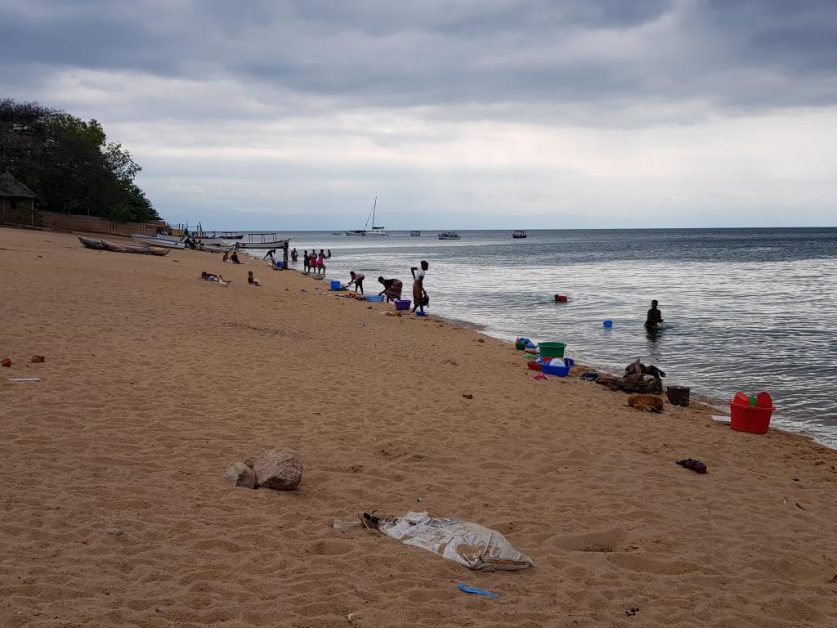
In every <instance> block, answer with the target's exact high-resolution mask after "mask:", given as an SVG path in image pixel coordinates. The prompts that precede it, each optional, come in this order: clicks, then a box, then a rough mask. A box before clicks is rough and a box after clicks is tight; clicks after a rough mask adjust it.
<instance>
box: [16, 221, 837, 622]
mask: <svg viewBox="0 0 837 628" xmlns="http://www.w3.org/2000/svg"><path fill="white" fill-rule="evenodd" d="M245 259H246V258H245ZM248 261H249V260H248ZM0 265H2V268H3V270H4V278H5V279H6V281H4V282H3V284H2V285H0V302H2V303H3V304H4V305H3V307H4V314H5V317H4V320H5V321H6V324H5V325H4V327H3V328H2V330H0V352H2V354H3V355H2V356H0V357H5V356H6V355H8V356H10V357H11V358H12V359H13V361H14V363H13V365H12V367H11V368H9V369H2V371H3V372H2V373H0V375H3V376H4V377H3V378H2V379H0V455H3V457H4V460H5V462H6V464H5V465H4V468H3V478H2V480H3V482H4V486H5V489H4V492H3V506H4V510H5V512H6V514H7V516H6V517H5V518H4V521H2V522H0V531H2V533H3V534H4V538H5V539H6V540H7V551H5V552H4V553H3V556H2V557H0V590H2V592H3V593H4V599H5V600H6V601H7V604H6V605H5V606H4V608H3V609H2V610H0V617H2V618H3V619H4V620H5V623H11V624H15V625H19V624H27V623H51V622H58V621H63V622H67V623H73V624H82V623H93V624H108V625H115V624H121V623H138V624H143V625H145V624H151V625H163V624H169V623H220V622H233V623H238V624H254V625H276V624H277V623H282V624H288V625H298V626H322V625H328V626H331V625H333V626H340V625H343V626H345V625H346V623H347V617H348V616H349V615H352V622H351V623H352V624H353V625H368V626H373V625H436V626H439V625H452V624H467V623H474V624H477V625H512V624H514V625H519V624H528V625H544V624H553V625H555V624H557V625H565V624H566V625H573V624H578V625H588V626H592V625H602V624H607V625H621V624H622V623H626V622H630V621H632V620H631V619H627V620H626V611H627V610H628V609H633V608H638V609H640V610H639V617H640V618H641V622H642V623H643V625H660V626H662V625H671V624H674V623H678V624H682V625H695V626H697V625H759V626H772V625H775V626H778V625H823V626H825V625H832V624H834V623H837V601H836V600H835V597H834V586H835V585H834V582H835V579H837V565H835V563H834V559H833V557H834V556H837V503H835V501H834V499H833V494H834V484H835V482H837V452H835V451H833V450H831V449H828V448H826V447H824V446H821V445H818V444H816V443H814V442H812V441H811V440H810V439H809V438H807V437H805V436H801V435H797V434H791V433H787V432H783V431H781V430H771V431H770V432H769V433H768V434H765V435H753V434H745V433H740V432H733V431H732V430H730V428H729V427H728V426H721V425H718V424H716V423H714V422H713V421H712V420H711V419H710V418H709V416H710V414H713V413H714V412H712V411H711V410H709V409H708V408H703V407H696V406H692V407H689V408H682V409H676V410H674V411H672V412H671V413H670V414H649V413H644V412H638V411H635V410H633V409H631V408H628V407H627V406H626V402H625V399H626V395H624V394H623V393H617V392H611V391H608V390H606V389H604V387H602V386H596V385H590V384H588V383H586V382H583V381H580V380H578V378H574V377H569V378H551V379H550V381H548V382H541V381H537V380H534V379H532V377H531V375H530V372H529V371H527V370H526V366H525V364H524V363H523V361H522V358H521V357H520V352H518V351H516V350H514V348H513V346H510V345H509V344H508V343H506V342H504V341H501V340H499V339H496V338H492V337H491V336H487V335H484V334H480V333H479V332H477V333H475V332H474V330H471V329H467V328H463V327H461V326H459V325H456V324H454V323H451V322H448V321H446V320H443V319H441V318H438V317H436V316H433V315H432V316H430V317H428V318H427V319H417V318H415V317H410V316H403V317H393V316H384V315H383V314H384V312H385V311H386V310H387V308H384V307H381V306H379V305H375V304H371V303H370V304H355V303H353V302H352V300H350V299H337V298H331V295H329V294H328V292H327V291H326V288H327V284H325V285H323V284H320V285H321V286H322V290H317V289H316V287H312V286H311V282H310V281H304V280H303V279H302V277H304V276H301V275H300V273H290V272H284V271H282V272H279V271H277V272H272V271H271V272H270V273H267V272H265V271H264V270H261V269H262V268H264V267H263V266H262V265H260V264H250V263H245V264H243V265H241V266H240V267H236V266H227V265H222V262H221V260H220V257H219V256H217V255H211V254H208V253H202V252H196V251H177V252H172V253H171V254H169V255H168V256H166V257H160V258H155V257H150V256H144V255H128V254H120V253H110V252H105V251H91V250H87V249H83V248H82V247H81V246H80V245H79V244H78V242H77V241H76V240H75V237H74V236H69V235H66V234H57V233H46V232H23V231H19V230H15V231H9V230H6V229H0ZM257 269H260V270H257ZM203 270H206V271H209V272H220V273H222V274H223V275H224V276H225V278H228V279H232V280H233V283H231V284H230V285H228V286H221V285H218V284H215V283H212V282H204V281H200V280H199V279H198V277H199V275H200V272H201V271H203ZM247 270H254V271H256V275H257V277H258V278H259V279H260V280H261V283H262V285H261V287H259V288H256V287H252V286H248V285H247V282H246V275H247ZM311 281H314V280H311ZM316 283H318V284H319V283H320V282H316ZM320 292H324V293H325V294H320ZM327 297H328V298H327ZM33 355H43V356H45V357H46V361H45V362H44V363H40V364H39V363H30V362H29V359H30V356H33ZM18 377H34V378H38V379H39V380H40V381H39V382H37V383H32V384H28V385H24V384H14V383H10V382H8V379H9V378H18ZM274 447H275V448H279V449H291V450H294V451H297V452H298V453H299V454H300V455H301V456H302V458H303V460H304V472H303V479H302V483H301V485H300V488H299V490H297V491H294V492H275V491H270V490H265V489H259V490H257V491H252V490H249V489H243V488H237V489H236V488H231V487H230V486H229V485H228V484H227V483H226V482H225V481H224V478H223V474H224V471H225V469H226V468H227V467H228V466H229V465H230V464H232V463H233V462H235V461H236V460H242V459H244V458H246V457H248V456H251V455H254V454H257V453H259V452H260V451H263V450H265V449H269V448H274ZM690 457H691V458H699V459H700V460H702V461H703V462H704V463H706V465H707V466H708V468H709V472H708V473H707V474H705V475H698V474H696V473H694V472H692V471H690V470H688V469H684V468H682V467H680V466H678V465H676V464H675V462H676V461H677V460H681V459H686V458H690ZM364 510H365V511H369V512H371V511H373V510H375V511H377V512H379V513H381V514H392V515H399V514H403V513H406V512H409V511H410V510H428V511H430V512H431V513H433V514H435V515H437V516H442V517H446V516H458V517H461V518H463V519H466V520H469V521H474V522H477V523H480V524H482V525H484V526H486V527H490V528H492V529H495V530H497V531H499V532H501V533H502V534H503V535H505V536H506V538H507V539H508V540H509V542H510V543H511V544H512V545H513V546H514V547H515V548H516V549H518V550H519V551H521V552H523V553H525V554H526V555H527V556H529V557H531V558H532V559H533V560H534V562H535V567H534V568H531V569H527V570H524V571H521V572H516V573H503V572H497V573H484V572H472V571H469V570H467V569H465V568H464V567H462V566H460V565H457V564H455V563H453V562H451V561H446V560H444V559H442V558H440V557H437V556H434V555H432V554H430V553H428V552H422V551H420V550H418V549H415V548H411V547H407V546H404V545H401V544H399V543H398V542H396V541H394V540H392V539H389V538H385V537H382V536H380V535H373V534H371V533H369V532H368V531H366V530H362V529H355V530H348V531H340V530H335V529H334V528H333V526H332V523H333V521H334V519H336V518H339V519H352V518H354V517H355V515H356V514H357V513H358V512H361V511H364ZM462 581H464V582H466V583H468V584H469V585H472V586H477V587H481V588H485V589H487V590H490V591H493V592H495V593H497V594H498V595H499V598H498V599H497V600H487V599H480V598H477V597H469V596H466V595H464V594H463V593H462V592H461V591H459V590H458V589H457V583H458V582H462ZM684 581H688V586H687V588H686V590H684Z"/></svg>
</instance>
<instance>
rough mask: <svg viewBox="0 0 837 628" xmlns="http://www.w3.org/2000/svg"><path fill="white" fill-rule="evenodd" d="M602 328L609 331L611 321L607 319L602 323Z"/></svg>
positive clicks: (611, 324) (611, 325)
mask: <svg viewBox="0 0 837 628" xmlns="http://www.w3.org/2000/svg"><path fill="white" fill-rule="evenodd" d="M602 326H603V327H604V328H605V329H610V328H611V327H613V321H612V320H610V319H607V320H606V321H605V322H604V323H602Z"/></svg>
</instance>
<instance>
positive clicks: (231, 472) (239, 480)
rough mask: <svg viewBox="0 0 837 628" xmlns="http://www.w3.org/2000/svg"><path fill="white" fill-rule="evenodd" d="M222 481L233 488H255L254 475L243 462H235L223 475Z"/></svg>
mask: <svg viewBox="0 0 837 628" xmlns="http://www.w3.org/2000/svg"><path fill="white" fill-rule="evenodd" d="M224 479H225V480H227V482H229V483H230V484H232V485H233V486H243V487H244V488H256V474H255V473H253V470H252V469H251V468H250V467H248V466H247V465H246V464H244V463H243V462H236V463H235V464H233V465H232V466H231V467H230V468H229V469H227V471H226V472H225V473H224Z"/></svg>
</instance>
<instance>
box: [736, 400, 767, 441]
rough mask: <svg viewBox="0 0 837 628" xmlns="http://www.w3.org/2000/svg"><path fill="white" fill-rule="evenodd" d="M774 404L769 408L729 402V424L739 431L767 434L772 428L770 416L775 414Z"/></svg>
mask: <svg viewBox="0 0 837 628" xmlns="http://www.w3.org/2000/svg"><path fill="white" fill-rule="evenodd" d="M773 410H775V408H773V407H772V406H771V407H769V408H764V407H759V406H751V405H749V404H748V405H746V406H745V405H741V404H738V403H735V402H734V401H733V402H732V403H730V404H729V415H730V421H729V425H730V427H731V428H732V429H734V430H736V431H738V432H751V433H753V434H766V433H767V430H768V429H769V428H770V416H771V415H772V414H773Z"/></svg>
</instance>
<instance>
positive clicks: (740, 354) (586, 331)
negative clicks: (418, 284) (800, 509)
mask: <svg viewBox="0 0 837 628" xmlns="http://www.w3.org/2000/svg"><path fill="white" fill-rule="evenodd" d="M459 233H460V234H461V236H462V239H461V240H458V241H442V240H439V239H438V238H437V236H436V233H435V232H423V233H422V236H421V237H410V235H409V233H407V232H402V233H392V234H390V235H388V236H382V237H347V236H345V235H333V234H332V233H330V232H307V233H296V234H293V239H292V242H291V244H292V246H295V247H296V248H297V249H298V250H299V252H300V259H301V256H302V251H303V249H306V248H307V249H310V248H313V247H316V248H317V249H320V248H325V249H331V252H332V255H333V257H332V259H330V260H328V263H327V266H328V272H327V278H328V279H341V280H343V281H344V282H346V281H348V280H349V277H348V273H349V271H350V270H355V271H360V272H363V273H364V274H365V275H366V277H367V279H366V282H365V287H366V291H367V293H377V292H379V291H380V289H381V288H380V287H379V284H378V283H377V281H376V278H377V277H378V276H379V275H383V276H385V277H387V278H390V277H397V278H400V279H401V280H402V281H403V282H404V288H405V298H410V297H409V295H410V286H411V283H412V280H411V276H410V267H411V266H416V265H418V262H419V261H420V260H422V259H424V260H427V261H428V262H429V263H430V270H429V271H428V274H427V279H426V289H427V292H428V293H429V294H430V297H431V307H430V308H429V311H430V312H431V313H433V314H436V315H439V316H444V317H448V318H452V319H458V320H462V321H467V322H470V323H473V324H475V325H478V326H480V327H482V328H483V332H484V333H486V334H488V335H490V336H494V337H497V338H502V339H505V340H513V339H514V338H515V337H517V336H527V337H530V338H532V339H535V340H536V341H545V340H559V341H563V342H566V343H567V344H568V349H567V355H571V356H572V357H574V358H575V359H576V360H577V361H579V362H582V363H584V364H588V365H591V366H594V367H596V368H601V369H606V370H608V371H612V372H621V371H622V369H623V368H624V367H625V365H627V364H628V363H630V362H631V361H633V360H634V359H635V358H640V359H641V360H642V361H643V362H644V363H645V364H654V365H656V366H658V367H659V368H661V369H662V370H664V371H665V372H666V374H667V377H666V381H667V382H668V383H669V384H682V385H687V386H689V387H691V390H692V396H693V397H698V398H703V399H705V400H708V401H711V402H714V403H717V404H718V405H724V404H725V403H726V402H727V401H728V400H729V399H731V398H732V396H733V395H734V394H735V392H736V391H738V390H741V391H744V392H747V393H755V392H758V391H760V390H767V391H769V392H770V394H771V395H772V396H773V400H774V404H775V405H776V408H777V410H776V412H775V413H774V418H773V423H774V425H777V426H780V427H783V428H785V429H790V430H793V431H798V432H803V433H806V434H808V435H810V436H812V437H814V438H816V439H817V440H818V441H820V442H822V443H825V444H828V445H830V446H832V447H837V395H835V386H837V333H836V332H837V296H835V295H837V229H836V228H827V229H826V228H810V229H809V228H800V229H654V230H550V231H529V232H528V238H526V239H523V240H513V239H512V238H511V232H510V231H461V232H459ZM301 265H302V264H301V261H300V263H299V267H301ZM556 293H560V294H565V295H567V296H568V298H569V302H568V303H556V302H555V301H554V296H553V295H555V294H556ZM652 299H657V300H658V301H659V302H660V306H659V307H660V309H661V311H662V314H663V318H664V319H665V326H664V328H663V329H662V331H661V332H660V333H658V334H656V335H653V336H652V335H649V334H648V333H647V332H646V330H645V328H644V326H643V323H644V321H645V313H646V310H647V309H648V308H649V307H650V302H651V300H652ZM605 319H610V320H612V321H613V327H612V329H605V328H604V327H603V325H602V323H603V321H604V320H605ZM522 366H523V364H522V360H521V367H522Z"/></svg>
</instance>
